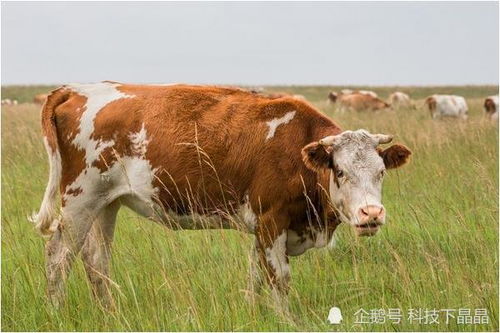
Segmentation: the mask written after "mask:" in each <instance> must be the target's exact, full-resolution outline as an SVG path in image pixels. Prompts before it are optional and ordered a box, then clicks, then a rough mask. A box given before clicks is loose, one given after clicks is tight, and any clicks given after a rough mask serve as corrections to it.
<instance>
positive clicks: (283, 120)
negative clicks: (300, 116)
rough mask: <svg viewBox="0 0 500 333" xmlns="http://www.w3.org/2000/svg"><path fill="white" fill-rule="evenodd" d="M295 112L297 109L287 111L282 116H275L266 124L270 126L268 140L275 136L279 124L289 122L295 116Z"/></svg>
mask: <svg viewBox="0 0 500 333" xmlns="http://www.w3.org/2000/svg"><path fill="white" fill-rule="evenodd" d="M295 112H296V111H290V112H287V113H285V115H284V116H283V117H281V118H274V119H273V120H270V121H267V122H266V124H267V126H269V132H268V133H267V136H266V140H269V139H271V138H272V137H274V133H276V129H277V128H278V126H279V125H285V124H288V123H289V122H290V121H291V120H292V119H293V117H295Z"/></svg>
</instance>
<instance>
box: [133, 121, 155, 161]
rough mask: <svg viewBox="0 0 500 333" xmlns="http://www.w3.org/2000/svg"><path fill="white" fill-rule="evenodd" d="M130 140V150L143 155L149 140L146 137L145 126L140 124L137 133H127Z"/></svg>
mask: <svg viewBox="0 0 500 333" xmlns="http://www.w3.org/2000/svg"><path fill="white" fill-rule="evenodd" d="M129 139H130V142H131V143H132V150H133V152H134V153H135V154H139V155H141V156H144V155H145V154H146V149H147V146H148V143H149V141H150V140H148V138H147V133H146V128H145V127H144V124H142V128H141V130H140V131H139V132H137V133H130V134H129Z"/></svg>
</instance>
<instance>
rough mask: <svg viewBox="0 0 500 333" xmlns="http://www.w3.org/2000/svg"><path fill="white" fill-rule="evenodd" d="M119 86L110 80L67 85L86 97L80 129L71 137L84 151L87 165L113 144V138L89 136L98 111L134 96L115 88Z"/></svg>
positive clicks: (92, 130)
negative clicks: (103, 138) (101, 138)
mask: <svg viewBox="0 0 500 333" xmlns="http://www.w3.org/2000/svg"><path fill="white" fill-rule="evenodd" d="M119 86H120V84H117V83H111V82H101V83H95V84H70V85H68V88H69V89H71V90H73V91H74V92H76V93H77V94H79V95H82V96H84V97H86V98H87V103H86V104H85V107H86V109H85V111H84V112H83V114H82V116H81V118H80V126H79V130H80V131H79V133H78V134H77V135H76V136H75V138H74V139H73V144H74V145H75V146H77V147H79V148H81V149H83V150H84V151H85V162H86V164H87V165H90V164H92V162H94V161H95V160H96V159H97V158H99V155H100V154H101V153H102V152H103V151H104V149H106V148H108V147H112V146H113V145H114V141H113V140H109V141H102V140H99V139H97V140H96V139H95V138H92V137H91V136H92V134H93V133H94V120H95V117H96V116H97V114H98V113H99V111H101V109H102V108H104V107H105V106H106V105H108V104H109V103H111V102H113V101H116V100H119V99H122V98H131V97H134V96H133V95H127V94H124V93H123V92H121V91H119V90H118V89H116V88H117V87H119Z"/></svg>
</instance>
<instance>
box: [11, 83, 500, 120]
mask: <svg viewBox="0 0 500 333" xmlns="http://www.w3.org/2000/svg"><path fill="white" fill-rule="evenodd" d="M252 92H254V93H258V94H261V93H262V91H256V90H253V91H252ZM285 95H287V94H285V93H271V94H267V95H266V96H267V97H270V98H280V97H283V96H285ZM47 96H48V94H38V95H36V96H35V97H34V98H33V103H35V104H38V105H42V104H43V103H44V102H45V100H46V99H47ZM292 96H293V97H295V98H299V99H305V97H304V96H303V95H292ZM328 102H329V103H332V104H335V105H336V106H337V109H338V110H339V111H341V112H345V111H378V110H384V109H416V108H417V106H416V104H415V101H413V100H412V99H411V98H410V96H409V95H408V94H406V93H404V92H401V91H396V92H393V93H392V94H390V95H389V98H388V100H387V102H386V101H384V100H382V99H381V98H379V97H378V95H377V93H375V92H374V91H371V90H351V89H342V90H341V91H340V92H335V91H332V92H330V93H329V94H328ZM17 104H18V102H17V100H11V99H8V98H7V99H2V105H17ZM423 106H424V107H426V108H427V109H428V110H429V112H430V114H431V117H432V118H441V117H456V118H462V119H467V117H468V110H469V108H468V106H467V102H466V100H465V98H464V97H462V96H457V95H438V94H434V95H431V96H429V97H427V98H426V99H425V101H424V104H423ZM483 108H484V113H485V115H486V116H487V117H489V118H490V119H492V120H498V95H496V96H489V97H487V98H486V99H485V100H484V104H483Z"/></svg>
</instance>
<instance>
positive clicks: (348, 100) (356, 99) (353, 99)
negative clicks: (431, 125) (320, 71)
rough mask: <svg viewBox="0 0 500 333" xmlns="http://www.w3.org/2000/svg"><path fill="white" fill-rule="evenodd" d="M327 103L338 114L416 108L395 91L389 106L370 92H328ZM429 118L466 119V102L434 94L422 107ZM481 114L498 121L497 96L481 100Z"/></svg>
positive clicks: (451, 96) (404, 96)
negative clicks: (482, 101)
mask: <svg viewBox="0 0 500 333" xmlns="http://www.w3.org/2000/svg"><path fill="white" fill-rule="evenodd" d="M328 101H329V102H330V103H333V104H335V105H337V108H338V110H339V111H346V110H351V111H364V110H368V111H377V110H384V109H389V108H392V109H416V104H415V102H414V101H412V100H411V98H410V96H409V95H408V94H405V93H403V92H400V91H396V92H394V93H392V94H391V95H389V99H388V102H385V101H383V100H382V99H380V98H379V97H378V95H377V94H376V93H375V92H373V91H369V90H357V91H353V90H350V89H343V90H341V91H340V92H339V93H337V92H334V91H332V92H330V93H329V94H328ZM423 106H425V107H426V108H427V109H428V110H429V112H430V114H431V117H432V118H441V117H457V118H462V119H467V117H468V106H467V102H466V101H465V98H464V97H462V96H457V95H438V94H434V95H431V96H429V97H427V98H426V99H425V101H424V105H423ZM483 106H484V112H485V114H486V116H488V117H489V118H491V119H492V120H497V119H498V95H496V96H489V97H487V98H486V99H485V100H484V104H483Z"/></svg>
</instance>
